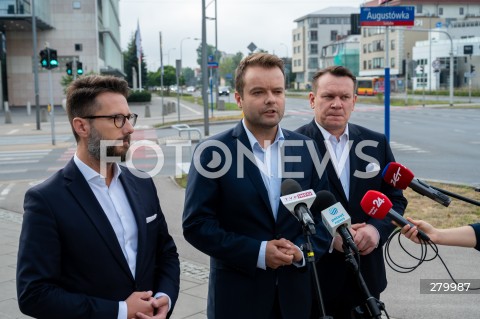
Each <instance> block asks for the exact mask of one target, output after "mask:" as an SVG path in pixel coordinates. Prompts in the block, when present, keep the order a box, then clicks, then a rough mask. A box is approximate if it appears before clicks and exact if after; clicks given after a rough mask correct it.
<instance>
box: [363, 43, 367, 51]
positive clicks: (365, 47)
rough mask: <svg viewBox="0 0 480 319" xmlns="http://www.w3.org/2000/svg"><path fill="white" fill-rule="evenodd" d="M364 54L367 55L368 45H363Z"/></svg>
mask: <svg viewBox="0 0 480 319" xmlns="http://www.w3.org/2000/svg"><path fill="white" fill-rule="evenodd" d="M363 53H367V45H366V44H364V45H363Z"/></svg>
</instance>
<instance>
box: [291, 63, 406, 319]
mask: <svg viewBox="0 0 480 319" xmlns="http://www.w3.org/2000/svg"><path fill="white" fill-rule="evenodd" d="M355 86H356V79H355V76H354V75H353V74H352V73H351V72H350V70H348V69H347V68H345V67H342V66H332V67H328V68H326V69H323V70H320V71H318V72H317V73H316V74H315V75H314V77H313V80H312V92H310V94H309V101H310V106H311V108H312V109H313V110H314V112H315V118H314V119H313V120H312V122H310V123H309V124H306V125H304V126H302V127H300V128H299V129H297V132H299V133H302V134H304V135H306V136H308V137H310V138H312V139H313V140H315V141H316V142H317V146H318V149H319V150H320V153H321V155H322V156H328V157H329V162H328V164H327V166H326V171H327V173H328V180H329V183H330V189H331V191H332V193H333V194H334V195H335V197H336V199H337V200H338V201H339V202H340V203H341V204H342V205H343V207H344V208H345V209H346V210H347V212H348V214H349V215H350V216H351V218H352V228H351V231H352V233H353V235H354V237H355V244H356V245H357V246H358V249H359V250H360V255H361V257H360V267H361V268H360V270H361V273H362V275H363V278H364V279H365V282H366V284H367V287H368V289H369V291H370V293H371V294H372V296H373V297H375V298H377V299H378V298H380V293H381V292H382V291H383V290H384V289H385V288H386V286H387V279H386V274H385V264H384V260H383V253H382V245H383V244H384V243H385V241H386V239H387V238H388V236H389V235H390V233H391V232H392V231H393V229H394V228H395V226H394V225H393V224H392V223H391V220H390V219H389V218H386V219H384V220H378V219H374V218H370V217H369V216H368V215H366V214H365V213H364V212H363V211H362V208H361V207H360V201H361V199H362V197H363V196H364V195H365V193H366V192H367V191H368V190H377V191H380V192H382V193H384V194H385V195H387V196H388V197H389V199H390V200H391V201H392V203H393V209H395V211H397V212H399V213H401V214H403V212H404V210H405V208H406V205H407V200H406V199H405V198H404V197H403V194H402V191H401V190H396V189H394V188H393V187H391V186H389V185H388V184H386V183H385V182H384V181H383V179H382V175H381V170H382V169H383V168H384V167H385V166H386V165H387V164H388V163H390V162H394V161H395V159H394V157H393V154H392V150H391V149H390V146H389V144H388V141H387V139H386V137H385V135H383V134H380V133H377V132H374V131H371V130H369V129H367V128H365V127H361V126H358V125H355V124H352V123H349V122H348V121H349V119H350V115H351V113H352V111H353V109H354V106H355V102H356V100H357V96H356V93H355ZM334 248H335V249H334V250H333V252H331V253H327V254H325V255H324V256H323V257H322V258H321V259H320V260H319V261H318V262H317V270H318V273H319V277H320V283H321V285H320V286H321V288H322V290H323V291H324V292H325V293H324V296H325V299H324V300H325V310H326V313H327V315H330V316H333V317H334V318H335V319H347V318H348V319H349V318H351V310H352V308H354V307H357V306H363V305H364V304H365V302H366V300H365V297H364V295H363V291H362V290H360V289H359V286H358V284H357V278H356V276H355V275H354V273H353V271H352V270H351V269H348V267H347V263H346V262H345V256H344V253H343V249H342V240H341V238H340V237H339V236H336V237H335V239H334ZM363 310H365V309H363ZM316 314H317V312H316V311H314V312H313V316H312V318H318V315H316Z"/></svg>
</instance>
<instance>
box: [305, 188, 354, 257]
mask: <svg viewBox="0 0 480 319" xmlns="http://www.w3.org/2000/svg"><path fill="white" fill-rule="evenodd" d="M312 211H321V214H322V222H323V224H324V225H325V227H326V228H327V230H328V232H329V233H330V235H332V237H335V235H336V234H337V233H338V234H340V236H341V237H342V240H343V242H344V243H346V244H347V245H348V246H349V247H350V249H352V250H353V251H355V253H356V254H359V251H358V247H357V245H355V242H354V241H353V238H352V234H350V231H349V230H348V227H350V226H351V225H352V219H351V218H350V215H348V213H347V211H346V210H345V208H343V206H342V204H341V203H339V202H337V200H336V199H335V196H333V194H332V193H330V192H329V191H325V190H323V191H319V192H318V193H317V198H316V199H315V201H314V202H313V204H312Z"/></svg>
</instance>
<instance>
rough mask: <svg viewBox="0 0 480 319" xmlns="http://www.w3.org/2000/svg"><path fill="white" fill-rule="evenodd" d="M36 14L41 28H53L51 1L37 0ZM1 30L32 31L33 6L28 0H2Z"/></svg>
mask: <svg viewBox="0 0 480 319" xmlns="http://www.w3.org/2000/svg"><path fill="white" fill-rule="evenodd" d="M35 15H36V18H37V19H36V23H37V28H38V29H39V30H50V29H53V25H52V24H51V22H50V1H49V0H43V1H36V2H35ZM0 31H3V32H8V31H32V7H31V4H30V1H28V0H0Z"/></svg>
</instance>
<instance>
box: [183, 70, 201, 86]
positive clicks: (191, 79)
mask: <svg viewBox="0 0 480 319" xmlns="http://www.w3.org/2000/svg"><path fill="white" fill-rule="evenodd" d="M182 78H183V81H184V82H183V83H184V84H185V85H188V86H190V85H192V86H195V85H196V84H197V79H196V78H195V72H194V71H193V70H192V69H191V68H188V67H187V68H183V69H182Z"/></svg>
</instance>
